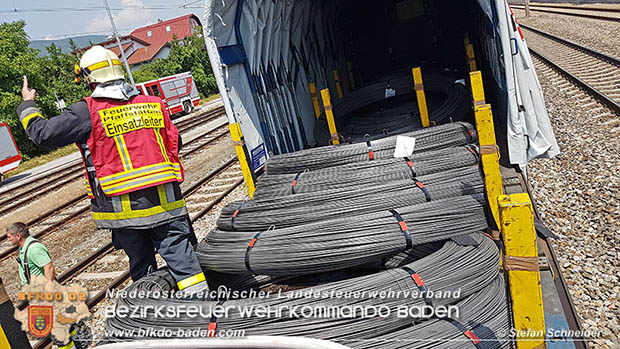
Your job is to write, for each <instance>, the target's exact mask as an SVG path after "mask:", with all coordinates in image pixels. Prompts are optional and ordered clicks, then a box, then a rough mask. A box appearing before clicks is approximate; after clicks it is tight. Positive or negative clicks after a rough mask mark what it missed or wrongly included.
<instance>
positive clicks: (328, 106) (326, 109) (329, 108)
mask: <svg viewBox="0 0 620 349" xmlns="http://www.w3.org/2000/svg"><path fill="white" fill-rule="evenodd" d="M324 109H325V111H328V110H329V111H331V110H332V105H331V104H330V105H326V106H325V108H324Z"/></svg>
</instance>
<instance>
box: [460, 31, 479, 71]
mask: <svg viewBox="0 0 620 349" xmlns="http://www.w3.org/2000/svg"><path fill="white" fill-rule="evenodd" d="M463 42H464V44H465V54H466V55H467V67H468V68H469V71H470V72H474V71H476V70H478V68H477V66H476V55H475V53H474V45H472V44H471V42H470V41H469V34H468V33H465V38H464V39H463Z"/></svg>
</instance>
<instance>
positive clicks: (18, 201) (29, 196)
mask: <svg viewBox="0 0 620 349" xmlns="http://www.w3.org/2000/svg"><path fill="white" fill-rule="evenodd" d="M83 175H84V174H83V173H76V174H73V175H72V176H69V178H65V179H63V180H61V181H57V182H55V183H54V184H53V185H50V186H48V187H47V188H45V191H39V192H35V191H37V190H38V189H40V188H41V187H44V186H45V185H46V184H49V182H50V181H48V182H45V183H42V184H41V185H38V186H36V187H34V188H32V189H29V190H28V191H26V192H25V193H20V194H19V197H18V198H15V197H11V198H8V199H6V200H3V201H1V202H0V207H2V208H0V216H3V215H5V214H6V213H8V212H10V211H11V210H13V209H15V208H17V207H19V206H21V205H24V204H27V203H28V202H29V201H31V200H34V199H36V198H37V197H39V196H42V195H46V194H47V193H49V191H52V190H56V189H58V188H60V187H62V186H64V185H66V184H68V183H71V182H73V181H74V180H76V179H78V178H79V177H81V176H83ZM33 192H35V193H33ZM8 202H11V203H10V204H8V205H7V203H8Z"/></svg>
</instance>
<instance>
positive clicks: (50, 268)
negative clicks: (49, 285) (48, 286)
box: [43, 262, 56, 281]
mask: <svg viewBox="0 0 620 349" xmlns="http://www.w3.org/2000/svg"><path fill="white" fill-rule="evenodd" d="M43 273H44V274H45V278H46V279H47V280H49V281H54V279H55V278H56V269H55V268H54V264H53V263H52V262H49V263H47V264H46V265H44V266H43Z"/></svg>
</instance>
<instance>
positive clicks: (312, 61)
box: [204, 0, 559, 169]
mask: <svg viewBox="0 0 620 349" xmlns="http://www.w3.org/2000/svg"><path fill="white" fill-rule="evenodd" d="M340 3H341V2H340V1H335V0H334V1H331V0H330V1H328V0H206V8H205V21H204V24H205V27H204V31H205V39H206V43H207V50H208V52H209V56H210V59H211V62H212V65H213V71H214V73H215V75H216V79H217V81H218V87H219V89H220V92H221V94H222V98H223V100H224V104H225V107H226V111H227V115H228V118H229V121H230V122H231V123H233V122H239V123H240V125H241V129H242V131H243V134H244V136H245V141H246V144H247V146H248V152H250V153H251V154H250V157H251V159H252V165H253V167H254V169H258V167H260V166H261V165H262V163H264V161H265V157H266V156H268V154H279V153H283V152H290V151H296V150H299V149H303V148H306V147H308V146H312V145H314V144H315V140H314V136H313V132H312V129H313V125H314V123H315V120H316V119H315V111H314V108H313V101H312V97H311V94H310V88H309V86H310V85H309V84H310V83H311V84H314V85H315V86H316V90H317V91H318V92H317V93H319V97H318V98H319V100H320V90H321V89H324V88H329V89H330V91H332V99H333V98H334V96H333V93H334V92H333V91H336V74H334V73H333V72H334V71H339V72H340V74H341V78H340V81H341V83H342V88H343V90H344V91H345V92H349V91H350V90H351V84H350V83H349V81H348V79H342V75H344V74H346V72H347V71H349V72H350V67H348V66H347V62H348V60H349V57H350V54H351V53H350V52H348V51H347V50H346V49H345V46H346V43H345V41H346V40H344V39H343V36H342V35H343V34H342V33H340V29H339V28H340V27H339V26H338V25H337V23H339V22H338V18H340V16H341V11H342V7H341V6H339V4H340ZM478 4H479V11H478V12H480V14H481V15H480V17H482V18H485V19H486V21H487V22H488V25H487V27H485V26H481V27H480V28H482V29H480V33H478V34H479V40H480V43H481V46H482V47H484V48H485V50H484V51H486V52H483V53H482V54H483V55H485V56H486V60H487V61H488V62H489V64H490V65H491V66H490V67H488V69H487V70H488V71H490V72H491V73H490V74H491V75H492V77H493V80H494V81H495V82H496V85H497V90H498V93H497V94H498V96H499V97H498V100H499V101H500V102H499V104H500V105H494V106H493V108H494V110H495V111H497V112H496V116H498V117H501V118H503V119H502V120H503V121H502V122H501V125H502V126H503V127H501V128H500V129H504V130H505V132H506V139H507V143H508V153H509V157H510V162H511V163H513V164H520V165H525V164H526V163H527V162H528V161H529V160H532V159H534V158H537V157H553V156H555V155H557V154H558V153H559V149H558V145H557V143H556V140H555V137H554V135H553V131H552V128H551V125H550V122H549V118H548V115H547V111H546V109H545V105H544V100H543V96H542V92H541V88H540V84H539V82H538V79H537V76H536V73H535V71H534V68H533V65H532V61H531V58H530V56H529V51H528V49H527V45H526V43H525V41H524V40H522V39H521V37H520V35H519V33H518V31H517V30H516V24H515V23H514V19H513V18H512V16H511V12H510V9H509V8H508V5H507V4H506V2H505V1H504V0H478ZM485 28H490V29H485ZM321 105H322V104H321ZM504 119H505V120H504ZM497 127H498V126H497ZM497 127H496V128H497ZM498 132H499V130H498Z"/></svg>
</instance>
